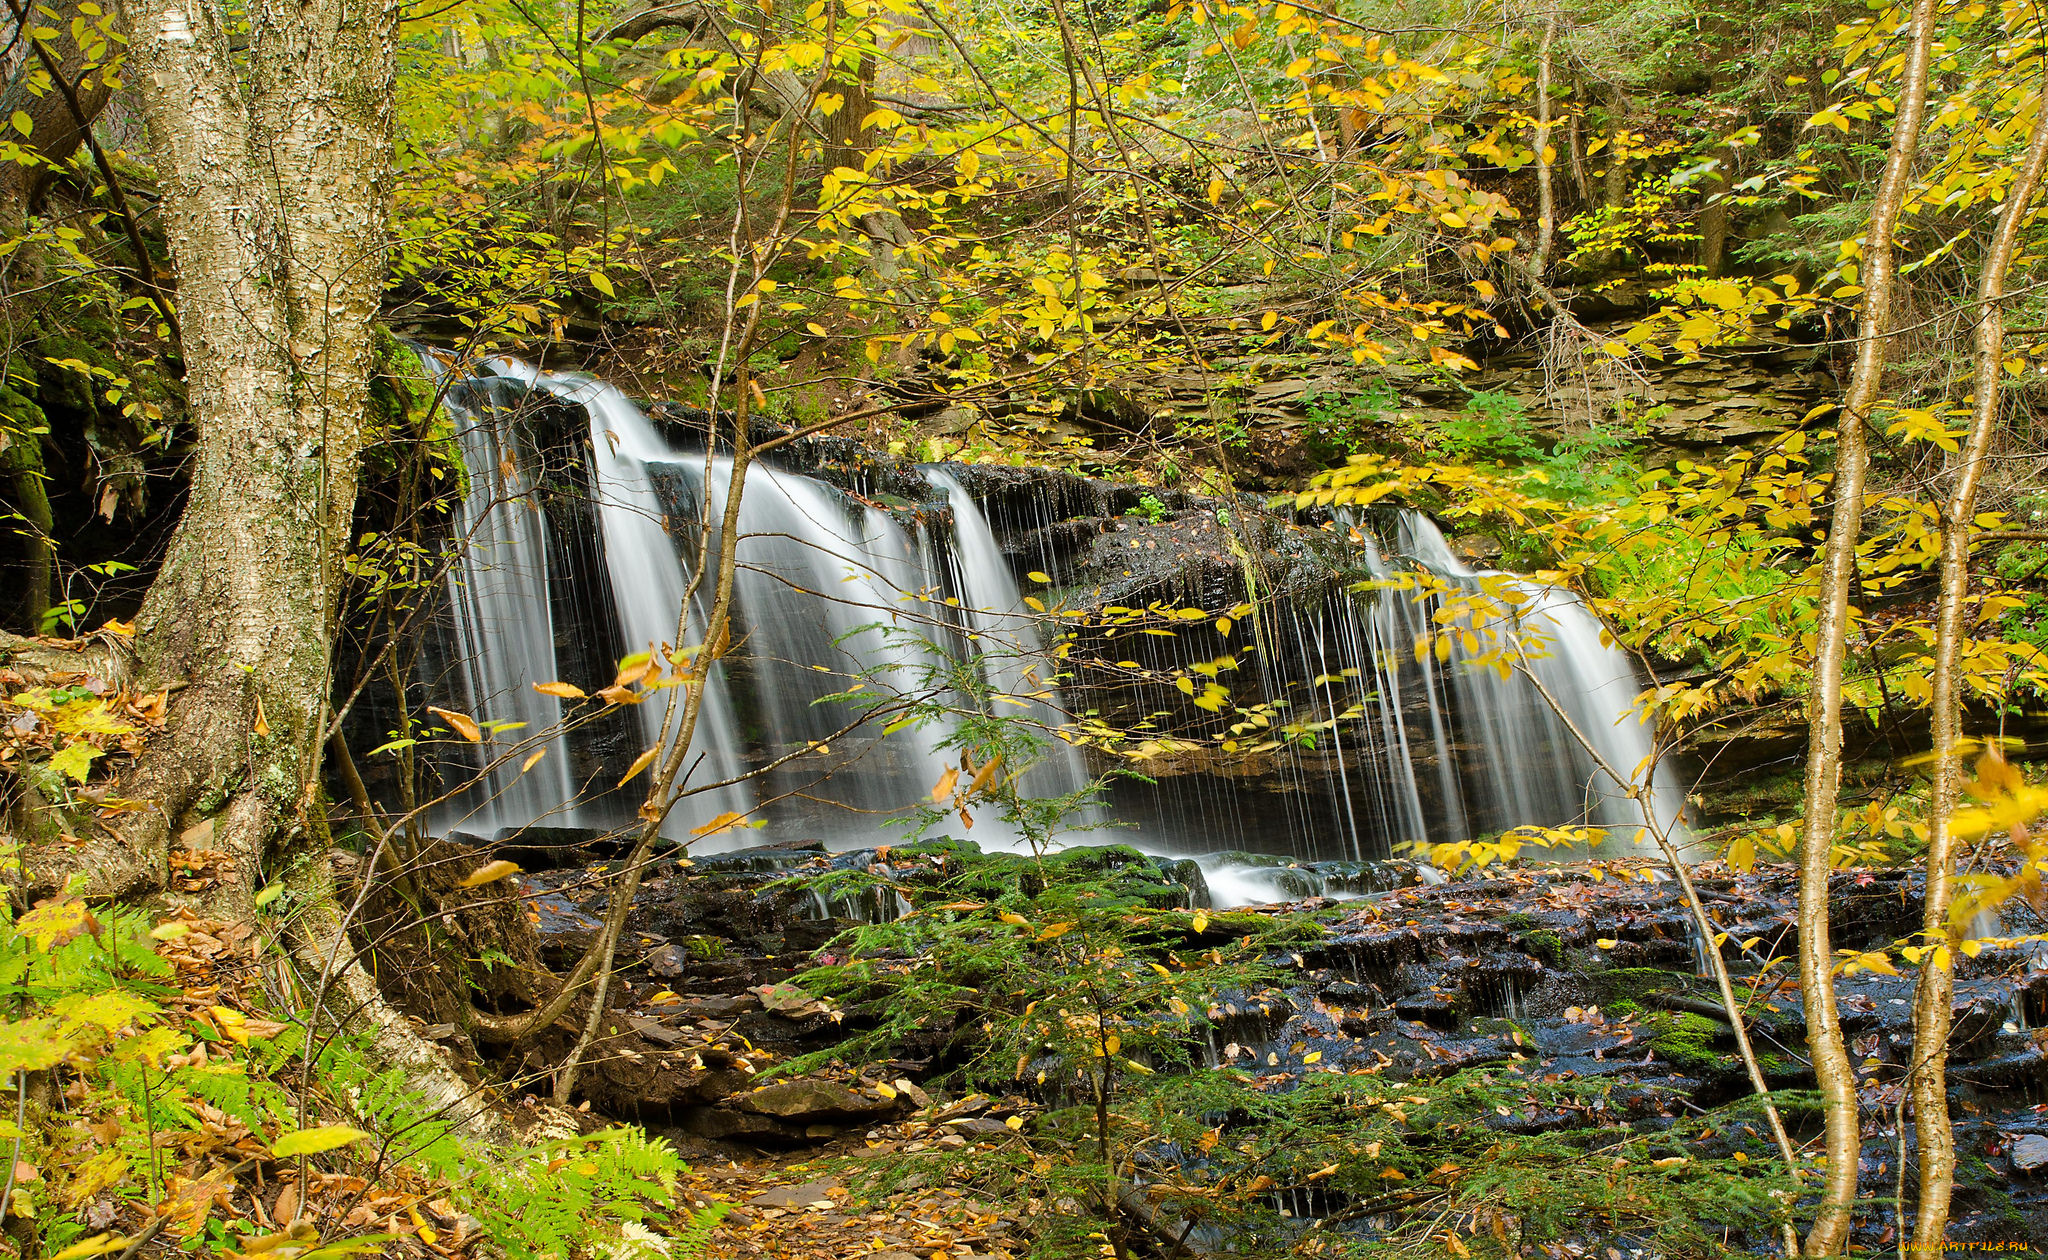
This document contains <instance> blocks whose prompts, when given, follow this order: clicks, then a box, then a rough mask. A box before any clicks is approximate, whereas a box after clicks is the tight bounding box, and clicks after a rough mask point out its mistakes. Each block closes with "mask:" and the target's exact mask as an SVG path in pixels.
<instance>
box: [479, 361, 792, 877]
mask: <svg viewBox="0 0 2048 1260" xmlns="http://www.w3.org/2000/svg"><path fill="white" fill-rule="evenodd" d="M501 362H503V363H505V364H506V366H507V368H508V369H509V374H512V375H515V376H522V375H523V376H524V378H525V379H527V380H529V381H530V382H531V383H533V384H535V385H537V386H539V387H540V388H542V389H545V390H547V391H548V392H550V393H552V394H554V395H555V396H556V397H558V398H561V399H562V400H563V401H565V402H572V403H575V404H577V405H579V406H581V407H582V408H583V409H584V410H585V411H586V412H587V413H588V414H589V416H590V450H591V472H592V481H593V483H594V484H593V485H592V487H591V491H592V497H593V499H594V501H595V504H596V507H597V517H598V522H599V525H600V526H601V527H602V529H603V532H604V562H605V568H606V570H607V572H608V573H609V575H610V577H611V589H612V599H613V602H614V604H615V605H616V607H617V609H618V617H619V628H620V630H621V631H622V632H623V635H624V638H625V643H626V647H627V649H628V652H629V654H630V653H634V652H661V651H662V650H663V649H664V648H665V647H666V648H669V649H671V650H673V651H676V652H680V651H681V649H683V648H686V647H688V646H690V644H679V643H676V642H675V638H676V632H677V629H678V627H679V625H681V616H680V614H681V612H682V607H683V601H684V599H685V598H686V597H689V596H690V592H689V577H688V571H687V570H686V569H685V567H684V565H683V563H682V560H681V557H680V556H679V555H678V552H677V543H676V540H675V538H674V537H673V536H672V535H671V534H670V532H669V523H670V522H669V517H668V514H667V512H665V511H664V510H663V507H662V503H661V498H660V495H659V494H657V493H656V490H655V486H654V478H653V473H652V469H653V468H654V467H655V466H656V465H661V464H669V463H676V462H679V461H681V460H682V459H684V458H685V457H684V456H681V455H678V454H677V453H676V452H675V451H673V450H672V449H671V448H670V447H669V445H668V443H667V442H665V441H663V440H662V438H661V435H660V434H659V433H657V432H656V431H655V428H654V426H653V424H651V423H650V422H649V421H648V419H647V417H646V415H644V414H643V413H642V412H641V410H640V408H639V407H637V406H635V405H634V403H633V400H632V399H630V398H628V397H626V395H625V394H624V393H622V392H620V391H619V389H618V388H617V387H616V386H613V385H609V384H606V383H605V382H603V381H600V380H597V379H595V378H593V377H588V376H583V375H581V374H573V375H572V374H555V373H545V374H544V373H535V372H532V370H531V369H529V368H526V367H525V365H523V364H513V363H512V362H511V361H509V360H502V361H501ZM684 526H685V529H686V531H687V530H688V528H689V526H688V523H687V522H685V523H684ZM691 600H692V603H691V616H690V621H689V624H688V626H687V627H683V628H684V629H685V632H686V633H687V634H689V635H691V636H692V637H693V640H694V641H695V642H701V641H702V636H703V629H704V625H705V623H706V621H707V620H708V610H707V608H706V600H705V599H704V595H703V592H701V591H699V592H697V593H696V594H695V596H694V597H691ZM664 667H665V668H666V669H667V670H668V671H669V672H670V673H671V674H673V673H674V672H675V670H676V669H677V668H687V667H688V666H687V662H685V663H683V664H681V665H680V666H678V665H677V664H675V663H673V662H670V663H667V664H665V666H664ZM668 694H669V693H668V692H666V691H663V692H659V693H657V694H656V695H655V696H654V697H653V698H650V699H648V700H644V701H642V702H641V703H640V704H639V705H638V706H636V708H637V710H638V717H639V721H640V729H641V732H642V734H643V737H644V741H643V742H644V745H645V746H646V747H653V746H654V744H656V743H657V742H659V741H661V740H662V738H663V723H664V721H665V720H666V718H667V712H668V705H667V704H666V703H665V702H666V700H667V698H668ZM670 738H673V736H671V737H670ZM745 772H746V767H745V766H744V765H743V764H742V763H741V760H740V741H739V734H738V726H737V723H736V722H735V720H734V717H733V708H732V699H731V697H730V695H729V694H728V691H727V680H726V674H725V670H724V668H723V667H721V666H713V667H712V668H711V669H710V670H708V671H707V672H706V676H705V680H704V691H703V696H702V698H701V699H700V700H699V702H698V712H697V725H696V729H695V731H694V732H693V733H692V738H691V741H690V752H689V756H688V758H687V759H686V761H685V762H684V768H683V774H682V775H681V779H680V787H681V789H682V790H683V792H684V793H685V795H684V796H683V797H682V800H681V801H680V802H679V803H678V805H677V806H676V808H675V809H674V810H673V811H672V812H671V813H670V814H669V817H668V818H667V819H666V820H664V822H663V824H662V830H663V832H664V834H667V835H669V836H671V837H674V838H677V839H680V838H681V837H683V836H684V835H686V834H687V833H689V832H690V831H692V830H694V829H696V828H698V827H702V826H704V825H706V824H707V823H709V822H710V821H711V820H712V819H713V818H716V817H719V816H721V815H725V814H741V815H745V814H748V813H751V812H752V810H753V809H754V806H755V801H754V795H753V793H752V792H751V791H750V790H749V789H748V787H747V785H746V783H745V782H744V781H743V780H742V778H741V776H742V775H744V774H745ZM720 785H725V786H720ZM742 834H746V833H742ZM708 847H714V848H718V847H724V846H723V845H712V846H708Z"/></svg>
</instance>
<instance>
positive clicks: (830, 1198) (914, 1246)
mask: <svg viewBox="0 0 2048 1260" xmlns="http://www.w3.org/2000/svg"><path fill="white" fill-rule="evenodd" d="M894 1145H895V1143H893V1142H886V1141H885V1142H879V1143H877V1144H876V1149H884V1148H889V1147H893V1146H894ZM859 1154H860V1152H856V1151H842V1152H837V1153H825V1154H822V1155H821V1154H820V1153H819V1152H816V1151H803V1152H792V1153H784V1154H774V1155H765V1154H764V1155H756V1156H752V1157H750V1158H746V1159H744V1160H740V1159H734V1160H728V1161H726V1162H724V1163H716V1162H711V1161H705V1162H700V1163H696V1164H693V1165H692V1167H691V1169H690V1174H689V1177H688V1179H687V1181H686V1183H685V1186H684V1189H685V1191H686V1193H687V1195H688V1196H689V1198H690V1199H692V1200H694V1203H695V1204H696V1205H698V1206H699V1208H700V1209H701V1207H702V1206H703V1205H709V1204H713V1203H725V1204H728V1205H730V1206H729V1208H728V1211H727V1213H726V1216H725V1219H724V1220H723V1221H722V1222H721V1223H720V1225H719V1227H718V1231H717V1232H716V1233H715V1234H713V1235H712V1237H711V1241H710V1243H709V1245H708V1246H707V1247H706V1248H705V1250H704V1252H703V1255H704V1257H705V1260H742V1258H752V1257H758V1256H771V1257H803V1258H806V1260H808V1258H810V1257H819V1258H820V1260H823V1258H826V1257H829V1258H830V1260H851V1258H854V1257H860V1258H862V1260H978V1258H981V1257H1006V1256H1010V1255H1013V1254H1015V1249H1016V1248H1017V1247H1019V1246H1020V1244H1018V1243H1016V1242H1015V1241H1014V1240H1013V1239H1012V1238H1011V1237H1009V1227H1008V1226H1007V1225H1006V1224H1005V1223H1004V1220H1003V1213H1002V1211H1001V1210H1000V1209H998V1208H995V1207H992V1206H990V1205H989V1204H986V1203H982V1202H979V1201H977V1200H975V1199H973V1198H971V1197H969V1196H967V1195H966V1194H964V1193H962V1192H961V1191H958V1190H954V1189H950V1188H931V1187H924V1186H906V1187H904V1188H899V1189H898V1190H896V1191H894V1192H892V1193H887V1194H874V1195H869V1194H863V1193H862V1192H861V1191H860V1190H858V1189H856V1188H854V1187H852V1186H850V1185H849V1184H848V1183H849V1182H850V1181H854V1180H856V1179H855V1178H851V1177H848V1176H847V1175H846V1174H847V1170H846V1166H847V1163H848V1161H849V1158H855V1159H857V1158H858V1156H859Z"/></svg>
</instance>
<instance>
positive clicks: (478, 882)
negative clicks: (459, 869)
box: [455, 858, 519, 888]
mask: <svg viewBox="0 0 2048 1260" xmlns="http://www.w3.org/2000/svg"><path fill="white" fill-rule="evenodd" d="M518 871H519V864H518V863H517V862H512V861H508V860H506V859H505V858H499V859H498V860H497V861H495V862H486V863H484V864H483V865H482V866H479V867H477V868H476V869H475V870H473V871H471V872H470V873H469V874H467V875H464V876H463V877H462V878H461V879H460V880H457V881H456V884H455V886H456V887H457V888H481V887H483V886H484V885H485V884H494V883H496V882H498V881H499V880H501V879H503V878H505V877H506V876H507V875H514V874H517V873H518Z"/></svg>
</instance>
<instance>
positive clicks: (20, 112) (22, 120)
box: [11, 109, 36, 135]
mask: <svg viewBox="0 0 2048 1260" xmlns="http://www.w3.org/2000/svg"><path fill="white" fill-rule="evenodd" d="M11 121H12V122H13V123H14V129H15V130H16V131H19V132H20V133H21V134H22V135H28V134H29V133H30V132H32V131H34V130H35V129H36V120H35V119H33V118H30V117H29V116H28V111H27V110H25V109H17V110H15V111H14V117H13V119H12V120H11Z"/></svg>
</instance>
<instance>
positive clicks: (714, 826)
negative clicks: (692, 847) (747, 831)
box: [690, 810, 747, 836]
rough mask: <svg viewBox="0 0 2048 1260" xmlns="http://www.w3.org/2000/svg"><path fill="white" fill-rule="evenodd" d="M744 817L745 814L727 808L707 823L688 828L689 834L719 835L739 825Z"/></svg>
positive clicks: (744, 819) (743, 820)
mask: <svg viewBox="0 0 2048 1260" xmlns="http://www.w3.org/2000/svg"><path fill="white" fill-rule="evenodd" d="M746 817H747V816H746V815H745V814H740V813H735V812H733V811H731V810H727V811H726V812H725V813H723V814H720V815H719V816H718V817H716V818H714V819H712V820H711V821H710V822H708V823H705V824H704V825H703V826H701V827H692V828H690V834H691V835H693V836H716V835H721V834H723V833H725V832H728V831H731V830H732V829H733V828H734V827H737V826H739V825H740V824H741V823H742V822H745V821H746Z"/></svg>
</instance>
